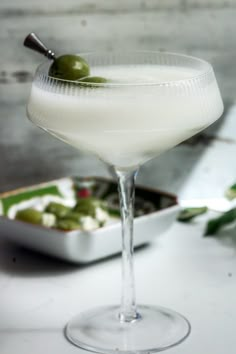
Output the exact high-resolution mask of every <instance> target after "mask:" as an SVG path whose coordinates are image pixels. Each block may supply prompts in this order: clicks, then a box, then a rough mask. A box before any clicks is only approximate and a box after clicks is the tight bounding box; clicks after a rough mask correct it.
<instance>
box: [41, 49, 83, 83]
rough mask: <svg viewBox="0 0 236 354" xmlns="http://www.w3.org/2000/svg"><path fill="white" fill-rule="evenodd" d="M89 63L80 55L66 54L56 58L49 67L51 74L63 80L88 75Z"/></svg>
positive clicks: (74, 79)
mask: <svg viewBox="0 0 236 354" xmlns="http://www.w3.org/2000/svg"><path fill="white" fill-rule="evenodd" d="M89 72H90V69H89V65H88V63H87V62H86V61H85V60H84V59H83V58H81V57H80V56H78V55H71V54H66V55H62V56H60V57H58V58H56V59H55V60H54V61H53V63H52V65H51V66H50V68H49V73H48V74H49V76H52V77H55V78H57V79H63V80H73V81H76V80H79V79H81V78H83V77H85V76H88V75H89Z"/></svg>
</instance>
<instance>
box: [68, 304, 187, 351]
mask: <svg viewBox="0 0 236 354" xmlns="http://www.w3.org/2000/svg"><path fill="white" fill-rule="evenodd" d="M138 310H139V313H140V315H141V318H140V319H137V320H135V321H133V322H128V323H127V322H120V320H119V307H118V306H106V307H99V308H95V309H92V310H89V311H87V312H85V313H81V314H80V315H78V316H76V317H75V318H73V319H72V320H71V321H70V322H69V323H68V325H67V327H66V336H67V338H68V339H69V340H70V341H71V342H72V343H73V344H75V345H76V346H78V347H80V348H83V349H86V350H89V351H93V352H97V353H103V354H108V353H109V354H110V353H116V354H117V352H120V353H129V354H131V353H147V352H149V353H154V352H159V351H161V350H164V349H167V348H170V347H173V346H175V345H176V344H179V343H181V342H182V341H183V340H184V339H185V338H186V337H187V336H188V335H189V333H190V324H189V322H188V321H187V320H186V319H185V318H184V317H182V316H181V315H179V314H178V313H176V312H174V311H171V310H168V309H165V308H162V307H155V306H139V307H138Z"/></svg>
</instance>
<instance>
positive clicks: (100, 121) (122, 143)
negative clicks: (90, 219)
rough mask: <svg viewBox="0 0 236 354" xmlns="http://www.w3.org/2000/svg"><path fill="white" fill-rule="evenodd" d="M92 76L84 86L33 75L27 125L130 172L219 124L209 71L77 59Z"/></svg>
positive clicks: (166, 56) (194, 65) (145, 57)
mask: <svg viewBox="0 0 236 354" xmlns="http://www.w3.org/2000/svg"><path fill="white" fill-rule="evenodd" d="M80 56H82V57H83V58H85V59H86V60H87V61H88V63H89V64H90V67H91V75H92V76H102V77H105V78H107V79H108V82H107V83H105V84H93V85H91V84H86V83H83V84H82V83H80V82H75V81H65V80H59V79H55V78H52V77H50V76H48V69H49V65H50V62H46V63H45V64H42V65H41V66H40V67H39V68H38V70H37V72H36V75H35V78H34V82H33V85H32V90H31V95H30V99H29V104H28V116H29V118H30V119H31V120H32V121H33V122H34V123H35V124H36V125H38V126H40V127H41V128H43V129H45V130H47V131H48V132H50V133H51V134H53V135H55V136H57V137H58V138H59V139H61V140H63V141H65V142H67V143H68V144H71V145H73V146H75V147H76V148H79V149H82V150H87V151H90V152H92V153H94V154H96V155H97V156H98V157H99V158H101V159H102V160H104V161H105V162H107V163H108V164H110V165H114V166H116V167H118V168H120V169H133V168H135V167H138V166H139V165H141V164H142V163H144V162H145V161H147V160H149V159H151V158H152V157H154V156H157V155H159V154H160V153H162V152H163V151H166V150H168V149H170V148H172V147H173V146H175V145H177V144H178V143H180V142H181V141H183V140H185V139H187V138H189V137H191V136H192V135H194V134H196V133H197V132H199V131H201V130H202V129H204V128H206V127H207V126H209V125H210V124H211V123H213V122H214V121H215V120H216V119H218V118H219V117H220V116H221V114H222V111H223V103H222V100H221V96H220V92H219V89H218V86H217V82H216V79H215V75H214V71H213V69H212V67H211V65H210V64H209V63H207V62H205V61H203V60H200V59H197V58H193V57H189V56H185V55H178V54H173V53H162V52H136V51H133V52H132V51H131V52H119V53H85V54H80Z"/></svg>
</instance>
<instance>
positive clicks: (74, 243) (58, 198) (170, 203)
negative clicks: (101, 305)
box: [0, 177, 179, 263]
mask: <svg viewBox="0 0 236 354" xmlns="http://www.w3.org/2000/svg"><path fill="white" fill-rule="evenodd" d="M88 189H89V191H90V194H91V196H92V197H96V198H99V199H101V200H104V201H106V203H108V204H109V205H111V206H112V208H113V209H114V210H116V208H117V211H118V194H117V186H116V183H115V182H113V181H111V180H106V179H103V178H97V177H89V178H79V177H68V178H62V179H59V180H56V181H51V182H48V183H44V184H39V185H35V186H31V187H26V188H21V189H17V190H14V191H10V192H7V193H4V194H0V237H4V238H6V239H9V240H11V241H14V242H15V243H17V244H19V245H21V246H25V247H27V248H30V249H33V250H36V251H38V252H42V253H45V254H48V255H51V256H54V257H57V258H60V259H63V260H65V261H70V262H74V263H88V262H92V261H95V260H98V259H101V258H105V257H108V256H111V255H114V254H116V253H119V252H120V251H121V223H120V218H119V215H118V216H116V218H111V220H110V221H108V222H107V223H106V224H105V225H104V226H102V227H98V228H95V229H93V230H89V231H88V230H87V231H84V230H73V231H66V230H64V231H63V230H59V229H57V228H49V227H45V226H41V225H35V224H31V223H29V222H24V221H19V220H16V219H15V215H16V212H17V210H20V209H24V208H26V207H31V208H36V209H38V210H40V208H41V209H42V208H43V207H45V205H47V203H49V202H50V201H55V202H63V203H64V204H65V205H73V203H75V199H76V198H82V197H86V191H87V190H88ZM178 211H179V206H178V203H177V199H176V196H174V195H172V194H169V193H165V192H161V191H158V190H151V189H149V188H144V187H139V186H138V187H137V188H136V214H135V219H134V232H135V236H134V245H135V247H137V246H141V245H144V244H146V243H149V242H151V241H152V240H153V239H154V238H155V237H157V236H160V235H161V234H163V233H164V232H165V231H166V230H167V229H168V228H169V227H170V226H171V225H172V223H173V222H174V221H175V219H176V216H177V213H178Z"/></svg>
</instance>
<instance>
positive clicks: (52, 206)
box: [45, 202, 71, 218]
mask: <svg viewBox="0 0 236 354" xmlns="http://www.w3.org/2000/svg"><path fill="white" fill-rule="evenodd" d="M45 211H46V212H47V213H51V214H54V215H56V216H57V217H58V218H62V217H64V216H66V215H67V214H68V213H69V212H70V211H71V208H70V207H67V206H65V205H63V204H60V203H55V202H51V203H49V204H48V206H47V207H46V209H45Z"/></svg>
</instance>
